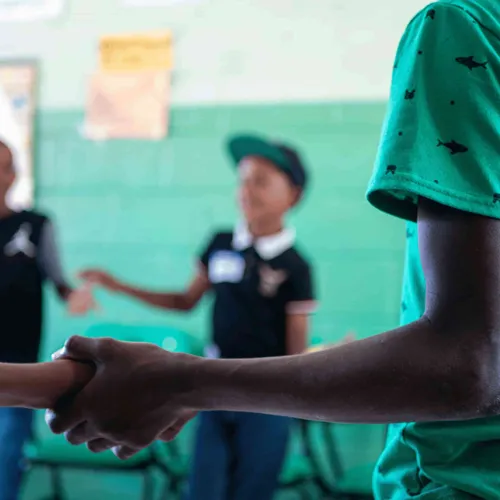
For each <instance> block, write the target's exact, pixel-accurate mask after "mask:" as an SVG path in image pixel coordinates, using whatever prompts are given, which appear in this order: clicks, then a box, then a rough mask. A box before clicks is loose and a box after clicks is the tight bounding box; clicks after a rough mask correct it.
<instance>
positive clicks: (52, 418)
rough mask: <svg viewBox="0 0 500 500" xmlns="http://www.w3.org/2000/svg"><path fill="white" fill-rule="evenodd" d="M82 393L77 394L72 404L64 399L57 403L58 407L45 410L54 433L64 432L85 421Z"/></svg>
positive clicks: (47, 420) (48, 423)
mask: <svg viewBox="0 0 500 500" xmlns="http://www.w3.org/2000/svg"><path fill="white" fill-rule="evenodd" d="M82 392H83V391H82ZM81 394H82V393H79V394H77V395H76V396H75V397H74V398H73V399H72V400H71V404H69V403H67V402H66V401H65V400H63V401H60V402H59V403H58V404H57V405H56V409H54V410H50V409H49V410H47V411H46V412H45V422H46V423H47V425H48V426H49V428H50V430H51V431H52V432H53V433H54V434H63V433H65V432H68V431H70V430H71V429H74V428H76V427H78V426H79V425H80V424H82V423H83V422H85V415H84V411H83V404H82V401H83V400H82V397H81Z"/></svg>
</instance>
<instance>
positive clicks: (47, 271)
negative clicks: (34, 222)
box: [37, 220, 67, 286]
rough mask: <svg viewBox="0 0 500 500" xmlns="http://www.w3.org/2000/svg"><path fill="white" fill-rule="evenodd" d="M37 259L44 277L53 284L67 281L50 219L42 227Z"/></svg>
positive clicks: (61, 284) (60, 284)
mask: <svg viewBox="0 0 500 500" xmlns="http://www.w3.org/2000/svg"><path fill="white" fill-rule="evenodd" d="M37 259H38V265H39V266H40V269H41V270H42V273H43V276H44V277H45V278H46V279H48V280H50V281H51V282H52V283H53V284H54V285H55V286H64V285H66V283H67V282H66V280H65V278H64V273H63V270H62V265H61V259H60V256H59V248H58V246H57V242H56V234H55V229H54V225H53V224H52V222H51V221H50V220H47V221H45V223H44V225H43V227H42V233H41V235H40V246H39V249H38V254H37Z"/></svg>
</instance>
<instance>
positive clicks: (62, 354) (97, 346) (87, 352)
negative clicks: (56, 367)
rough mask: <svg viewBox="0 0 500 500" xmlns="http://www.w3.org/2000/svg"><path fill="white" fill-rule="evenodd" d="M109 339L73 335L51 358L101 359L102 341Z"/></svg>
mask: <svg viewBox="0 0 500 500" xmlns="http://www.w3.org/2000/svg"><path fill="white" fill-rule="evenodd" d="M105 340H109V339H98V338H96V339H90V338H87V337H81V336H79V335H73V336H72V337H70V338H69V339H68V340H67V341H66V343H65V344H64V347H63V348H62V349H60V350H59V351H57V352H55V353H54V354H53V355H52V359H53V360H54V361H55V360H56V359H73V360H77V361H94V362H96V361H102V355H103V354H104V352H103V348H102V344H103V341H105Z"/></svg>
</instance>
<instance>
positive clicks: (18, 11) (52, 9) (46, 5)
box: [0, 0, 64, 22]
mask: <svg viewBox="0 0 500 500" xmlns="http://www.w3.org/2000/svg"><path fill="white" fill-rule="evenodd" d="M63 7H64V0H17V1H13V0H0V22H17V21H38V20H41V19H51V18H54V17H57V16H58V15H59V14H60V13H61V12H62V10H63Z"/></svg>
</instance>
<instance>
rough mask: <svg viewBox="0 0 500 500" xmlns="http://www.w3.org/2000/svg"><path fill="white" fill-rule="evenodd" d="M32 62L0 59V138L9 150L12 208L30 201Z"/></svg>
mask: <svg viewBox="0 0 500 500" xmlns="http://www.w3.org/2000/svg"><path fill="white" fill-rule="evenodd" d="M35 84H36V66H35V65H34V64H32V63H10V62H5V63H2V62H0V140H2V141H3V142H5V143H6V144H7V145H8V146H9V147H10V148H11V150H12V152H13V155H14V163H15V168H16V174H17V176H16V183H15V185H14V186H13V188H12V189H11V191H10V192H9V200H8V202H9V204H10V206H11V207H12V208H15V209H21V208H30V207H31V206H32V205H33V201H34V175H33V157H32V147H33V129H34V117H35Z"/></svg>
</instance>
